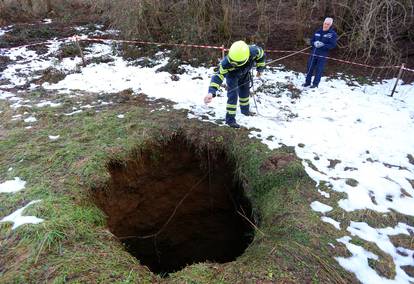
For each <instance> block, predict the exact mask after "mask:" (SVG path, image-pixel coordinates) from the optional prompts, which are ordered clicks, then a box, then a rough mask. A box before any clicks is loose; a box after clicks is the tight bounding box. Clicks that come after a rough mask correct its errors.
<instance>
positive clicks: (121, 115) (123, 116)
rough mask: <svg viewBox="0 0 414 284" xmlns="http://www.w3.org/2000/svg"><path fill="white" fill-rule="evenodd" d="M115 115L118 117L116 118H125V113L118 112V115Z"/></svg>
mask: <svg viewBox="0 0 414 284" xmlns="http://www.w3.org/2000/svg"><path fill="white" fill-rule="evenodd" d="M116 117H118V118H125V115H123V114H119V115H117V116H116Z"/></svg>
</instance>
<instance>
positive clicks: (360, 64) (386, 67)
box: [265, 50, 412, 71]
mask: <svg viewBox="0 0 414 284" xmlns="http://www.w3.org/2000/svg"><path fill="white" fill-rule="evenodd" d="M265 52H266V53H292V52H295V51H290V50H265ZM298 53H301V54H306V55H311V53H309V52H298ZM314 56H316V57H321V58H326V59H330V60H333V61H338V62H342V63H347V64H353V65H357V66H362V67H368V68H375V69H381V68H382V69H389V68H401V66H395V65H390V66H373V65H368V64H363V63H357V62H353V61H348V60H343V59H338V58H333V57H329V56H322V55H317V54H315V55H314ZM404 69H406V70H407V68H404ZM410 70H411V69H410ZM411 71H412V70H411Z"/></svg>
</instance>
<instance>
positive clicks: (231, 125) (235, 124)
mask: <svg viewBox="0 0 414 284" xmlns="http://www.w3.org/2000/svg"><path fill="white" fill-rule="evenodd" d="M227 125H228V126H230V127H231V128H240V125H239V124H238V123H237V122H230V123H227Z"/></svg>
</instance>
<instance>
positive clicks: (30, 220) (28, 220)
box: [0, 200, 44, 230]
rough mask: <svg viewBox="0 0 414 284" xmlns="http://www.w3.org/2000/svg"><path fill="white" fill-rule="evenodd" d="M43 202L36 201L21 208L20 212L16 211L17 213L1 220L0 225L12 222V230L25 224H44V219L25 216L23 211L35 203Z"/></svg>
mask: <svg viewBox="0 0 414 284" xmlns="http://www.w3.org/2000/svg"><path fill="white" fill-rule="evenodd" d="M40 201H41V200H34V201H31V202H29V203H28V204H27V205H26V206H24V207H23V208H20V209H18V210H16V211H15V212H13V213H12V214H10V215H8V216H6V217H4V218H3V219H1V220H0V223H5V222H12V223H13V227H12V230H14V229H16V228H18V227H20V226H21V225H24V224H39V223H41V222H43V221H44V220H43V219H40V218H37V217H35V216H23V215H22V214H23V211H24V210H25V209H26V208H27V207H29V206H30V205H33V204H35V203H38V202H40Z"/></svg>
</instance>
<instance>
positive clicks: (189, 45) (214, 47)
mask: <svg viewBox="0 0 414 284" xmlns="http://www.w3.org/2000/svg"><path fill="white" fill-rule="evenodd" d="M77 39H78V40H82V41H113V42H122V43H141V44H152V45H165V46H180V47H195V48H206V49H219V50H224V51H227V50H228V49H227V48H224V46H213V45H197V44H185V43H166V42H153V41H139V40H120V39H103V38H89V37H88V38H81V37H77Z"/></svg>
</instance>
